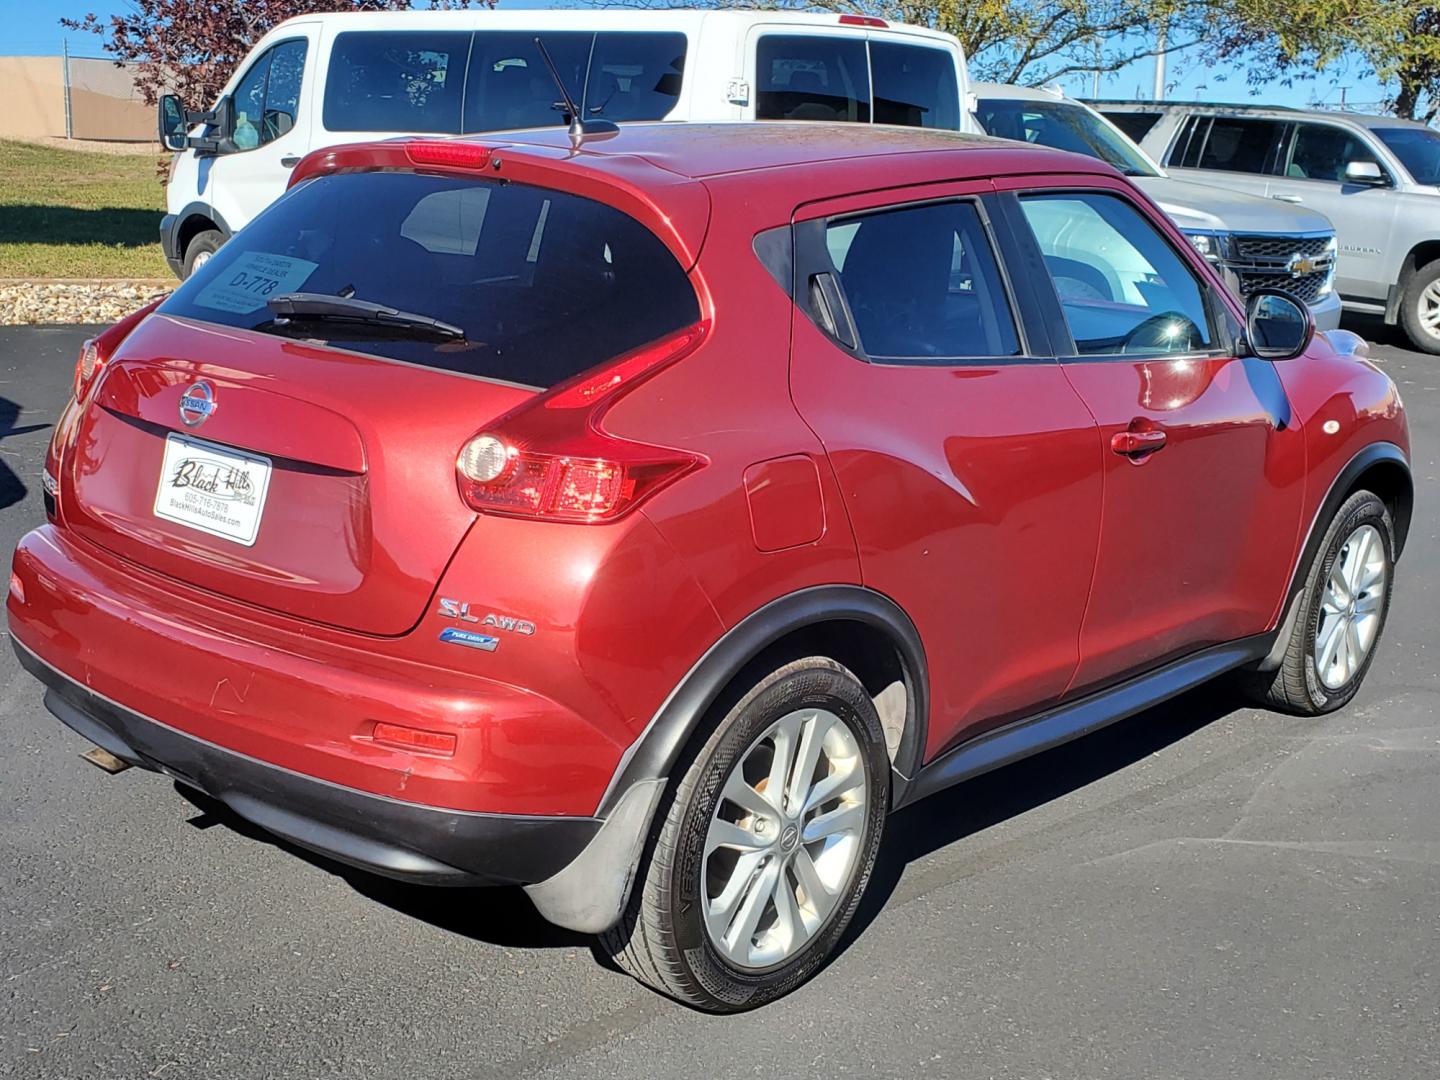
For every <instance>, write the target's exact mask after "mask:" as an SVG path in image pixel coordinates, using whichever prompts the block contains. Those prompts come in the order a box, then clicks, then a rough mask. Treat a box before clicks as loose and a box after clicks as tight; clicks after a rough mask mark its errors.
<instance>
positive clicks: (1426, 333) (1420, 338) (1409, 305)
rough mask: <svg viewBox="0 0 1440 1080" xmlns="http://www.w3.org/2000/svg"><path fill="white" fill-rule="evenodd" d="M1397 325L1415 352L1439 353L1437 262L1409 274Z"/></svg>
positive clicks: (1439, 262) (1439, 280) (1439, 282)
mask: <svg viewBox="0 0 1440 1080" xmlns="http://www.w3.org/2000/svg"><path fill="white" fill-rule="evenodd" d="M1400 323H1401V325H1402V326H1403V327H1404V328H1405V336H1406V337H1408V338H1409V339H1410V343H1411V344H1412V345H1414V346H1415V347H1416V348H1417V349H1419V350H1421V351H1422V352H1427V353H1434V354H1440V259H1436V260H1435V261H1434V262H1430V263H1426V264H1425V265H1424V266H1421V267H1417V268H1416V270H1415V272H1414V273H1413V274H1411V275H1410V280H1409V281H1407V282H1406V283H1405V291H1404V294H1403V295H1402V296H1401V298H1400Z"/></svg>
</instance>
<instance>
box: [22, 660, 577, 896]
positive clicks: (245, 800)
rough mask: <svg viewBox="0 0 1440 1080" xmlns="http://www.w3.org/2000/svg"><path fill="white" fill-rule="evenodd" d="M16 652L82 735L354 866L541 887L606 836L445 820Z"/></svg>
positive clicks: (552, 820) (439, 812) (564, 826)
mask: <svg viewBox="0 0 1440 1080" xmlns="http://www.w3.org/2000/svg"><path fill="white" fill-rule="evenodd" d="M12 640H13V639H12ZM13 643H14V646H15V652H16V655H17V656H18V657H19V658H20V663H21V665H22V666H24V667H25V669H26V670H27V671H29V672H30V673H31V674H32V675H34V676H35V677H36V678H37V679H39V680H40V681H41V682H42V683H43V684H44V685H45V687H46V692H45V706H46V708H48V709H49V710H50V711H51V712H52V713H54V714H55V715H56V716H57V717H58V718H59V719H60V720H61V721H62V722H64V723H65V724H66V725H67V726H68V727H71V728H73V729H74V730H75V731H76V732H78V733H79V734H80V735H82V736H84V737H85V738H87V739H89V740H90V741H91V742H93V743H95V744H96V745H97V746H101V747H103V748H104V749H106V750H108V751H110V752H111V753H112V754H114V755H115V756H116V757H119V758H122V759H123V760H125V761H128V762H130V763H131V764H133V765H138V766H140V767H142V768H146V769H150V770H152V771H154V772H159V773H163V774H165V775H166V776H169V777H171V778H172V779H174V780H177V781H179V782H180V783H182V784H184V785H185V786H187V787H190V788H193V789H195V790H197V791H200V792H203V793H204V794H206V795H209V796H210V797H212V798H214V799H217V800H219V801H220V802H222V803H224V804H225V805H226V806H228V807H229V808H230V809H231V810H233V811H234V812H235V813H236V814H238V815H240V816H241V817H243V818H245V819H246V820H247V821H250V822H253V823H254V824H256V825H258V826H260V827H261V828H263V829H265V830H266V831H268V832H271V833H274V834H275V835H277V836H280V837H282V838H284V839H286V840H289V841H291V842H293V843H295V844H298V845H300V846H301V847H305V848H308V849H310V850H312V851H317V852H320V853H321V854H324V855H327V856H329V857H330V858H333V859H336V860H338V861H339V862H343V863H346V864H348V865H351V866H356V867H359V868H361V869H364V870H368V871H371V872H373V873H378V874H383V875H385V876H387V877H393V878H399V879H402V880H408V881H416V882H423V883H427V884H439V885H496V884H531V883H535V882H541V881H545V880H546V879H548V878H551V877H553V876H554V875H555V874H556V873H558V872H559V871H560V870H562V869H564V868H565V867H566V866H568V865H569V864H570V863H571V862H573V861H574V860H575V858H576V857H577V856H578V855H579V854H580V853H581V852H582V851H583V850H584V849H585V848H586V846H587V845H588V844H589V843H590V842H591V841H592V840H593V839H594V838H595V836H596V834H597V833H598V832H599V831H600V826H601V824H602V823H601V822H600V821H599V820H598V819H596V818H588V817H587V818H579V817H533V816H522V815H518V814H485V813H477V812H467V811H460V810H446V809H440V808H437V807H429V806H422V805H420V804H418V803H407V802H402V801H400V800H398V799H390V798H386V797H384V796H380V795H373V794H370V793H368V792H363V791H357V790H355V789H354V788H347V787H342V786H340V785H338V784H332V783H328V782H326V781H324V780H319V779H316V778H314V777H310V776H304V775H302V774H300V773H296V772H292V771H290V770H289V769H285V768H281V767H280V766H277V765H272V764H269V763H267V762H263V761H259V760H257V759H256V758H253V757H249V756H247V755H245V754H241V753H237V752H235V751H233V750H227V749H226V748H224V747H222V746H217V745H216V744H214V743H211V742H207V741H205V740H203V739H199V738H196V737H195V736H193V735H189V734H186V733H185V732H182V731H179V730H177V729H175V728H172V727H169V726H167V725H165V724H162V723H160V722H159V721H156V720H152V719H150V718H149V717H146V716H142V715H141V714H140V713H138V712H135V711H134V710H132V709H130V708H127V707H126V706H124V705H121V704H120V703H119V702H116V701H113V700H111V699H109V698H107V697H105V696H103V695H101V694H98V693H96V692H95V691H93V690H90V689H89V688H87V687H85V686H82V685H81V684H80V683H78V682H76V681H75V680H74V679H72V678H70V677H69V676H67V675H65V674H64V673H62V672H61V671H59V670H58V669H56V668H54V667H52V666H51V665H50V664H48V663H46V662H45V661H44V660H42V659H40V658H39V657H38V656H36V655H35V654H34V653H33V652H31V651H30V649H28V648H27V647H26V646H24V645H22V644H21V643H20V642H19V641H14V642H13Z"/></svg>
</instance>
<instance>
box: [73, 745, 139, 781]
mask: <svg viewBox="0 0 1440 1080" xmlns="http://www.w3.org/2000/svg"><path fill="white" fill-rule="evenodd" d="M80 756H81V757H82V758H84V759H85V760H86V761H88V762H90V764H91V765H94V766H95V767H96V768H97V769H104V770H105V771H106V772H107V773H109V774H110V775H111V776H114V775H115V774H116V773H121V772H124V771H125V770H126V769H128V768H130V762H128V761H126V760H125V759H124V758H118V757H116V756H115V755H114V754H112V753H110V751H109V750H102V749H101V748H100V747H98V746H97V747H95V748H94V749H92V750H87V751H86V752H85V753H83V754H81V755H80Z"/></svg>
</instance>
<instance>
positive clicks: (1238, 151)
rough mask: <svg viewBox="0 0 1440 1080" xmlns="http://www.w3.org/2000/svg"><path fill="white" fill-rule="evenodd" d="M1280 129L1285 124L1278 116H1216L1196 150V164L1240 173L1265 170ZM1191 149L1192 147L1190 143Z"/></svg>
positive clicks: (1264, 171) (1201, 167)
mask: <svg viewBox="0 0 1440 1080" xmlns="http://www.w3.org/2000/svg"><path fill="white" fill-rule="evenodd" d="M1284 129H1285V125H1284V124H1282V123H1281V122H1280V121H1278V120H1250V119H1246V118H1244V117H1230V116H1217V117H1215V118H1214V119H1213V120H1211V122H1210V132H1209V134H1208V136H1207V137H1206V139H1205V146H1204V148H1203V149H1202V150H1200V152H1199V160H1198V163H1197V165H1196V168H1200V169H1221V170H1224V171H1225V172H1242V173H1266V172H1269V171H1271V170H1270V168H1269V162H1270V160H1271V156H1272V152H1273V151H1274V149H1275V147H1276V144H1278V143H1279V141H1280V136H1281V134H1282V133H1283V132H1284ZM1191 151H1192V152H1193V151H1194V147H1193V145H1192V147H1191ZM1187 156H1188V155H1187ZM1186 163H1187V164H1188V161H1187V162H1186Z"/></svg>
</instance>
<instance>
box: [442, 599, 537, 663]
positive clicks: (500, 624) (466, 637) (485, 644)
mask: <svg viewBox="0 0 1440 1080" xmlns="http://www.w3.org/2000/svg"><path fill="white" fill-rule="evenodd" d="M436 614H438V615H440V616H441V617H442V618H446V619H455V620H456V621H458V622H463V623H478V624H479V625H481V626H484V627H492V628H494V629H496V630H506V631H509V632H510V633H512V634H524V635H525V636H527V637H529V636H531V635H533V634H534V633H535V624H534V623H533V622H531V621H530V620H529V619H517V618H515V617H513V616H511V615H496V614H495V613H494V612H493V611H492V612H489V613H487V614H486V615H485V617H484V618H481V617H480V616H478V615H473V614H471V612H470V605H469V603H468V602H461V601H459V600H451V599H449V598H448V597H444V596H442V597H440V608H439V610H438V611H437V612H436ZM440 640H441V641H444V642H447V643H449V644H451V645H467V646H469V647H470V648H472V649H484V650H485V651H486V652H494V651H495V650H496V648H497V647H498V646H499V645H500V639H499V638H497V637H491V636H490V635H489V634H481V633H477V632H475V631H473V630H457V629H455V628H454V627H449V628H447V629H445V630H442V631H441V632H440Z"/></svg>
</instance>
